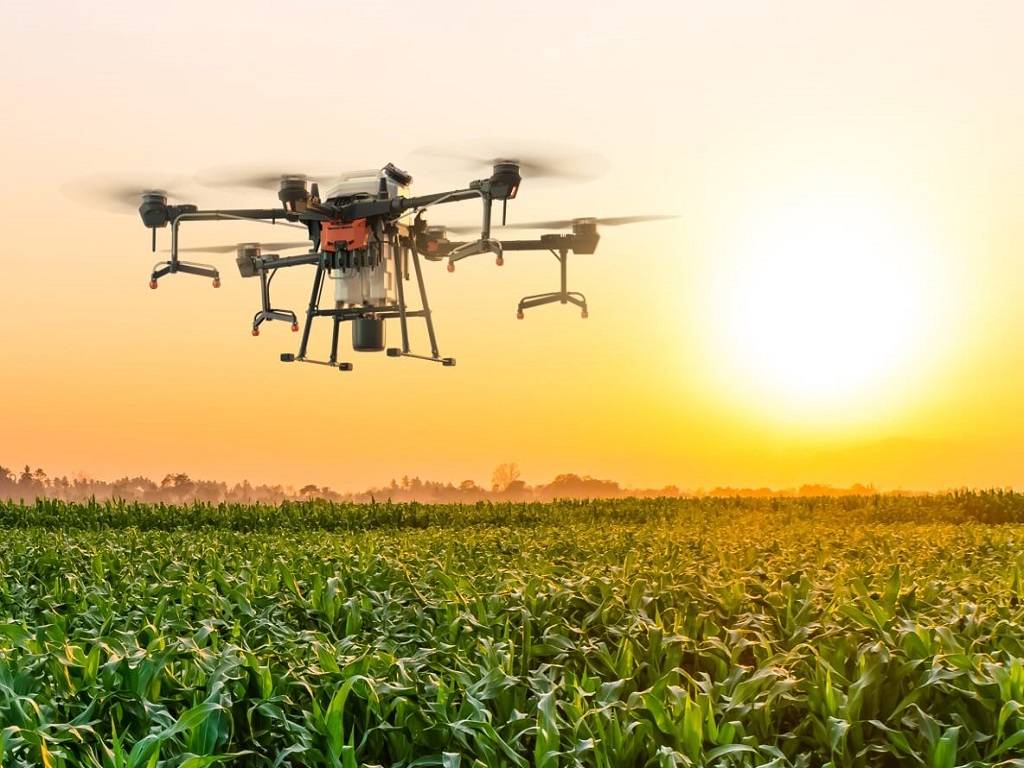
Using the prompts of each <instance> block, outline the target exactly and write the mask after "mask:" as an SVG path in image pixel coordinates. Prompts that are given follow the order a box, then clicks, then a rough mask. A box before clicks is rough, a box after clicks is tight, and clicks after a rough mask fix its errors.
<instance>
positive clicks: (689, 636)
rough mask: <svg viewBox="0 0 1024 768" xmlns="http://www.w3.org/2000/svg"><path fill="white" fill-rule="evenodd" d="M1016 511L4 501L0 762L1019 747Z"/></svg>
mask: <svg viewBox="0 0 1024 768" xmlns="http://www.w3.org/2000/svg"><path fill="white" fill-rule="evenodd" d="M1022 510H1024V502H1022V501H1021V498H1020V497H1018V496H1016V495H1015V494H1001V493H991V494H966V493H964V494H955V495H949V496H939V497H927V498H902V499H900V498H889V497H866V498H864V497H860V498H820V499H786V500H779V499H767V500H742V499H700V500H680V499H672V500H667V499H664V500H645V501H632V500H630V501H614V502H556V503H554V504H550V505H541V504H526V505H490V504H481V505H475V506H468V507H458V506H433V507H431V506H424V505H415V504H410V505H395V504H377V505H365V506H356V505H337V504H327V503H318V502H312V503H308V504H288V505H283V506H281V507H261V506H251V507H247V506H229V505H222V506H215V507H210V506H203V505H195V506H186V507H169V506H162V507H161V506H157V507H147V506H143V505H135V504H118V503H104V504H99V503H94V504H83V505H75V504H67V503H62V502H52V501H41V502H38V503H36V504H32V505H27V506H22V505H18V504H3V503H0V765H2V766H4V767H5V768H7V767H8V766H10V767H14V766H52V767H53V768H58V767H59V766H87V767H88V768H128V767H129V766H139V767H143V766H144V767H147V768H148V767H149V766H169V767H172V768H202V767H203V766H215V765H240V766H292V765H294V766H300V765H302V766H332V767H334V768H353V767H355V766H376V765H380V766H398V765H401V766H407V765H408V766H441V767H442V768H480V767H481V766H518V767H522V768H526V767H527V766H544V767H545V768H557V767H561V768H570V767H572V766H595V767H596V768H617V767H618V766H652V768H653V767H656V766H657V767H660V766H702V765H703V766H724V767H729V766H768V765H771V766H817V765H829V766H833V767H835V768H857V767H859V766H864V767H865V768H866V767H867V766H884V765H903V764H906V765H919V766H929V767H935V768H939V767H942V768H952V767H953V766H965V765H993V764H1005V765H1024V763H1021V762H1020V756H1021V755H1022V754H1024V712H1022V708H1024V626H1022V624H1024V605H1022V602H1021V600H1022V594H1021V589H1022V588H1021V576H1020V574H1021V569H1022V566H1024V553H1022V549H1021V544H1022V541H1024V526H1022V525H1020V524H1018V523H1017V521H1018V520H1019V519H1022V518H1021V511H1022Z"/></svg>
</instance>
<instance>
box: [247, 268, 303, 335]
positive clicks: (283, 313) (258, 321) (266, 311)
mask: <svg viewBox="0 0 1024 768" xmlns="http://www.w3.org/2000/svg"><path fill="white" fill-rule="evenodd" d="M260 303H261V304H262V305H263V308H262V309H261V310H260V311H259V312H257V313H256V314H255V315H254V316H253V319H252V335H253V336H259V335H260V326H261V325H262V324H263V323H264V321H267V320H281V321H283V322H286V323H288V324H290V325H291V327H292V330H293V331H297V330H298V329H299V318H298V317H296V315H295V313H294V312H292V311H291V310H289V309H274V308H273V307H272V306H270V281H269V280H268V279H267V273H266V272H265V271H264V270H260Z"/></svg>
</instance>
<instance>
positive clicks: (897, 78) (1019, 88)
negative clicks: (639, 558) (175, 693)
mask: <svg viewBox="0 0 1024 768" xmlns="http://www.w3.org/2000/svg"><path fill="white" fill-rule="evenodd" d="M1021 28H1024V6H1021V5H1020V4H1019V3H1015V2H1002V3H999V2H991V3H975V4H969V5H968V4H945V3H934V2H930V3H925V2H906V3H900V4H898V5H895V6H894V5H893V4H891V3H884V4H883V3H880V2H879V3H863V2H858V3H852V2H851V3H816V2H792V3H785V4H778V3H751V2H724V3H715V4H706V3H673V4H668V3H660V2H659V3H646V4H645V3H639V4H636V3H635V4H632V5H631V6H630V8H629V12H628V13H624V12H623V9H622V8H618V9H615V10H608V11H605V10H602V9H601V7H600V5H599V4H594V3H582V2H581V3H575V2H574V3H557V4H556V3H532V2H525V3H505V4H499V5H492V4H480V3H451V2H440V3H429V4H414V3H400V4H393V3H392V4H379V5H378V4H359V5H358V6H355V7H354V6H353V4H347V3H346V4H341V3H335V2H324V1H320V2H295V3H290V4H280V3H275V4H266V5H262V4H253V3H217V4H211V3H204V4H199V3H191V2H183V3H174V4H166V7H164V6H161V7H157V6H152V5H147V6H139V5H138V4H136V3H128V2H115V3H104V4H102V5H101V6H98V5H97V4H93V3H74V2H68V3H61V4H59V6H58V5H55V4H49V5H47V4H37V3H29V2H24V0H14V2H6V3H4V4H3V8H2V9H0V67H2V68H3V71H4V72H5V73H6V74H5V77H4V78H3V80H2V82H0V88H2V92H0V93H2V96H3V101H4V104H5V105H6V108H5V110H4V111H5V117H4V120H3V121H2V122H0V147H2V148H3V149H2V152H3V155H2V160H3V162H2V165H0V167H2V169H3V175H4V183H3V184H2V185H0V206H2V208H0V209H2V210H3V211H4V213H3V215H2V223H0V304H2V306H3V308H4V318H3V321H2V323H0V343H2V348H3V363H2V368H0V371H2V373H0V464H3V465H7V466H11V465H20V464H24V463H25V462H30V463H31V464H32V465H33V466H36V465H41V466H43V467H45V468H47V469H48V470H50V471H51V472H67V473H72V472H75V471H83V472H86V473H89V474H92V475H96V476H100V477H113V476H117V475H122V474H126V473H130V474H135V473H140V474H148V475H152V476H157V477H159V476H162V474H163V473H165V472H167V471H171V470H177V471H186V472H189V473H191V474H193V475H195V476H200V477H209V478H218V479H227V480H236V479H241V478H249V479H251V480H254V481H261V482H284V483H293V484H304V483H307V482H316V483H321V484H329V485H331V486H333V487H335V488H338V489H341V490H349V489H358V488H365V487H367V486H369V485H372V484H377V483H383V482H386V481H387V480H388V479H390V478H391V477H393V476H396V475H398V476H400V475H402V474H406V473H408V474H419V475H421V476H423V477H430V478H438V479H451V480H455V481H458V480H460V479H463V478H473V479H476V480H486V479H487V478H489V476H490V471H491V469H492V468H493V466H494V465H495V464H497V463H499V462H502V461H517V462H518V463H519V464H520V466H521V467H522V469H523V472H524V479H526V480H528V481H530V482H539V481H542V480H546V479H548V478H549V477H550V476H552V475H553V474H555V473H557V472H564V471H574V472H579V473H589V474H593V475H597V476H603V477H610V478H614V479H617V480H619V481H621V482H623V483H626V484H630V485H638V486H639V485H644V486H660V485H664V484H668V483H675V484H678V485H680V486H682V487H685V488H700V487H705V488H706V487H711V486H714V485H720V484H734V485H762V484H769V485H773V486H777V487H781V486H787V485H792V484H796V483H800V482H828V483H836V484H848V483H852V482H858V481H859V482H873V483H876V484H877V485H879V486H881V487H884V488H893V487H914V488H941V487H950V486H957V485H963V484H967V485H1016V486H1018V487H1019V486H1024V463H1022V462H1021V461H1019V459H1018V457H1019V456H1021V455H1022V454H1024V406H1022V404H1021V400H1020V392H1021V391H1024V351H1021V350H1022V349H1024V343H1022V342H1024V310H1022V302H1021V301H1020V297H1021V296H1022V295H1024V284H1022V283H1024V280H1022V278H1021V274H1022V270H1021V264H1022V258H1021V256H1022V253H1021V251H1022V246H1024V216H1022V212H1024V194H1022V192H1024V142H1022V139H1021V137H1022V136H1024V83H1022V80H1021V77H1020V73H1021V72H1022V71H1024V66H1022V65H1024V61H1022V58H1024V56H1022V54H1021V46H1020V41H1019V31H1020V29H1021ZM557 39H563V40H564V43H562V44H558V45H556V44H554V43H552V41H553V40H557ZM501 137H514V138H516V139H520V140H522V141H523V142H525V143H529V142H531V141H533V142H538V141H550V142H556V143H559V144H562V145H567V146H573V147H578V148H579V149H581V150H584V151H588V152H595V153H598V154H600V155H602V156H603V157H604V158H606V160H607V165H608V169H607V173H606V174H605V175H604V176H602V177H601V178H600V179H599V180H597V181H594V182H590V183H584V184H573V185H562V186H559V185H556V184H551V183H547V182H540V181H537V182H535V183H531V182H530V181H529V180H527V181H525V182H524V184H523V187H522V190H521V192H520V196H519V199H517V200H516V201H515V202H514V203H513V204H512V206H511V207H510V216H511V217H512V218H513V220H520V221H521V220H528V219H534V218H550V217H552V216H561V215H565V216H577V215H598V216H601V215H624V214H632V213H678V214H680V215H681V216H682V218H681V219H679V220H678V221H674V222H669V223H659V224H651V225H646V226H638V227H635V228H632V229H629V228H622V229H617V230H613V229H606V230H604V231H603V232H602V235H603V239H602V242H601V245H600V247H599V249H598V252H597V254H595V255H593V256H578V257H575V258H571V259H570V283H571V287H572V288H574V289H576V290H580V291H583V292H584V293H585V294H586V295H587V297H588V300H589V303H590V318H589V319H588V320H586V321H583V320H581V319H580V318H579V316H578V314H577V313H576V312H574V311H570V310H569V309H568V308H564V307H546V308H542V309H539V310H536V311H535V312H534V313H531V314H529V315H528V317H527V319H526V320H524V321H522V322H517V321H516V320H515V306H516V302H517V300H518V298H519V297H520V296H523V295H525V294H529V293H536V292H538V291H544V290H550V289H553V288H556V287H557V265H556V264H555V262H554V260H553V259H551V257H550V256H547V255H544V254H530V255H510V256H509V257H508V258H507V260H506V266H504V267H503V268H501V269H500V270H499V269H498V268H497V267H495V266H494V264H493V260H492V259H491V258H490V257H486V256H485V257H480V258H479V259H478V260H476V261H471V263H466V262H463V264H461V265H460V267H459V269H458V271H457V272H456V273H455V274H454V275H449V274H448V273H447V272H445V271H444V269H443V267H440V266H439V265H433V264H430V265H427V280H428V287H429V289H430V292H431V300H432V303H433V305H434V307H435V314H436V323H437V330H438V334H439V339H440V343H441V347H442V352H443V353H444V354H448V355H452V356H454V357H456V358H458V366H457V367H456V368H453V369H442V368H440V367H435V366H433V365H428V364H419V363H417V362H415V361H407V360H392V359H387V358H384V357H383V356H366V355H359V356H354V357H353V358H352V359H353V361H354V362H355V363H356V371H355V372H353V373H352V374H347V375H342V374H338V373H335V372H331V371H329V370H327V369H321V368H318V367H314V366H307V367H300V366H286V365H283V364H281V363H279V362H277V357H278V354H279V353H280V352H282V351H288V350H291V349H292V348H293V346H294V344H295V342H296V339H295V337H293V336H292V334H290V333H289V332H288V331H287V329H286V328H283V327H271V328H269V329H268V330H267V332H266V333H264V334H263V335H262V336H260V338H258V339H254V338H252V337H251V336H250V335H249V331H248V323H249V320H250V318H251V316H252V313H253V311H255V309H256V308H257V301H258V293H257V286H256V285H255V284H254V283H253V281H243V280H242V279H241V278H239V277H238V276H237V273H236V272H235V271H234V267H233V265H232V264H231V259H230V257H221V258H222V260H223V263H224V267H225V269H224V274H225V279H224V285H223V287H222V288H221V289H220V290H218V291H214V290H212V289H211V287H210V285H209V282H208V281H205V280H198V279H193V278H189V277H186V276H176V277H171V278H169V279H166V280H165V281H164V283H163V284H162V285H161V288H160V290H159V291H150V290H148V289H147V288H146V282H147V280H148V274H149V269H150V267H151V265H152V263H153V262H154V261H156V258H155V257H154V256H153V255H152V254H150V253H149V251H148V233H147V231H146V230H145V229H144V228H142V226H141V224H140V222H139V221H138V219H137V217H135V216H132V215H114V214H108V213H104V212H102V211H97V210H93V209H90V208H86V207H83V206H81V205H79V204H77V203H75V202H72V201H69V200H68V199H67V198H66V197H63V196H62V195H61V194H60V192H59V189H60V187H61V185H63V184H64V183H66V182H67V181H68V180H70V179H74V178H76V177H81V176H82V175H85V174H88V173H90V172H93V171H95V170H98V169H110V170H113V171H125V172H136V171H151V172H153V174H154V176H156V177H161V178H166V176H167V175H168V174H183V175H186V176H188V175H190V174H193V173H194V172H196V171H200V170H202V169H204V168H209V167H211V166H224V165H232V164H238V163H245V162H255V163H257V164H261V163H262V164H265V165H267V166H270V167H273V166H274V165H275V164H279V165H283V166H289V167H293V166H303V165H305V166H314V167H324V166H327V167H332V168H333V167H337V168H338V169H339V170H344V169H351V168H364V167H368V166H373V165H380V164H383V163H385V162H388V161H394V162H395V163H397V164H398V165H400V166H403V167H407V168H409V169H410V170H411V171H412V172H413V174H414V176H415V177H416V185H415V190H416V191H417V192H426V191H432V190H435V189H445V188H449V187H451V186H456V185H458V184H460V183H464V182H466V181H468V179H469V176H467V174H465V173H455V174H453V173H452V172H450V171H449V170H447V169H445V168H444V167H443V166H441V165H439V164H438V163H437V162H436V161H435V160H429V159H425V158H423V157H419V156H417V155H416V154H415V153H414V150H415V149H416V148H417V147H422V146H424V145H430V144H444V143H448V144H449V145H450V144H452V143H455V144H457V143H458V142H460V141H462V140H464V139H495V138H501ZM471 175H472V174H471ZM481 175H482V174H481ZM195 191H196V195H195V202H197V203H199V204H201V205H208V206H214V205H220V206H224V205H236V204H245V205H248V204H253V205H266V204H272V203H273V202H274V200H275V198H274V195H273V193H272V192H271V193H268V194H267V195H266V196H264V197H261V196H260V195H258V194H257V195H255V196H254V195H252V194H245V195H241V196H233V195H231V194H225V192H224V191H223V190H203V189H202V188H200V187H195ZM476 216H477V209H476V206H475V205H473V204H466V205H464V206H453V207H451V209H450V213H449V215H448V216H445V217H442V216H441V215H440V213H438V212H435V213H434V214H433V216H432V219H434V220H438V221H440V220H442V218H444V219H445V220H447V221H453V222H458V223H466V222H472V221H474V220H475V218H476ZM265 229H266V230H269V228H267V227H260V226H259V225H252V226H244V225H238V226H235V225H231V226H221V225H217V224H198V225H195V226H194V227H192V228H191V229H189V228H185V229H183V230H182V231H183V244H185V245H187V244H188V242H192V243H200V242H202V243H230V242H235V241H238V240H242V239H256V238H259V237H266V236H267V233H266V232H264V230H265ZM269 231H270V232H272V233H274V234H275V235H277V234H280V233H278V232H276V231H274V230H269ZM282 232H283V230H282ZM162 234H164V235H165V236H166V233H162ZM290 237H291V236H290V234H289V235H282V237H278V238H276V239H282V238H283V239H290ZM214 258H217V257H214ZM309 277H310V275H309V273H306V272H303V271H302V270H300V269H296V270H292V271H291V273H290V274H287V273H282V274H281V275H280V276H279V277H278V279H277V281H276V282H275V287H276V288H277V295H276V296H275V301H276V302H277V303H280V304H283V305H286V306H288V305H291V306H293V307H295V308H299V307H300V306H301V304H302V302H303V297H304V295H305V294H306V293H307V286H308V279H309ZM323 341H324V340H323V338H322V337H321V342H323ZM354 446H358V447H354Z"/></svg>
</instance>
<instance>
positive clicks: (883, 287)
mask: <svg viewBox="0 0 1024 768" xmlns="http://www.w3.org/2000/svg"><path fill="white" fill-rule="evenodd" d="M933 271H934V270H932V269H931V267H930V264H929V255H928V253H927V252H926V250H925V249H923V248H922V247H921V246H920V245H918V244H916V243H914V242H913V241H912V239H911V238H909V237H908V236H907V235H906V233H905V232H902V231H901V230H900V229H899V228H898V227H897V226H896V225H895V224H894V223H893V222H892V221H890V220H889V218H887V217H886V215H885V213H884V212H883V211H878V210H873V209H872V208H871V207H869V206H856V205H853V204H851V203H849V202H842V201H840V202H837V201H806V202H802V203H800V204H797V205H791V206H789V207H786V208H782V209H779V210H776V211H775V212H774V213H773V214H772V215H770V216H768V217H766V218H765V219H763V220H762V221H760V222H758V223H757V224H755V225H753V226H751V227H750V228H749V230H748V231H747V233H746V236H745V237H744V238H743V239H742V240H741V244H740V246H739V247H738V248H737V249H736V252H735V253H733V254H731V257H730V258H727V259H726V260H725V261H724V263H723V264H722V265H721V269H720V270H719V273H718V277H719V279H718V280H717V281H716V285H715V290H713V292H712V293H713V294H714V296H713V297H712V301H711V307H712V311H713V313H714V314H715V315H717V321H716V323H715V329H716V332H715V339H714V343H715V346H716V347H717V350H718V354H719V356H720V358H721V360H722V361H723V362H724V363H725V368H726V369H727V374H728V376H729V377H730V378H731V379H732V383H733V385H734V387H735V388H737V389H739V390H742V391H744V392H745V394H746V396H748V397H749V396H750V395H751V393H752V392H756V393H757V396H758V397H759V399H760V400H761V401H762V402H761V404H762V406H766V407H768V408H774V409H777V410H779V411H780V412H782V411H785V412H799V413H803V414H806V415H809V416H813V417H820V416H821V415H822V414H823V413H825V414H827V413H829V411H832V415H839V414H840V413H846V414H847V415H849V413H850V411H851V409H852V408H854V407H860V408H863V407H865V405H866V404H868V403H869V402H870V400H871V398H872V397H875V398H882V399H884V398H885V391H886V390H887V389H890V390H891V389H892V388H894V387H898V386H900V383H901V381H902V380H904V379H905V378H906V377H907V376H909V375H911V374H912V373H913V371H914V369H915V366H917V365H918V364H919V363H920V361H921V359H922V353H923V351H926V350H927V347H928V345H929V344H930V343H932V340H931V339H930V336H931V333H932V330H933V328H932V325H931V319H932V315H933V310H935V309H936V303H937V299H936V297H935V295H934V294H935V288H936V284H935V280H934V275H933V274H932V272H933Z"/></svg>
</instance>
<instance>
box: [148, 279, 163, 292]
mask: <svg viewBox="0 0 1024 768" xmlns="http://www.w3.org/2000/svg"><path fill="white" fill-rule="evenodd" d="M149 287H150V288H152V289H153V290H154V291H155V290H156V289H157V288H159V287H160V283H158V282H157V281H156V280H155V279H153V280H150V281H149Z"/></svg>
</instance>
